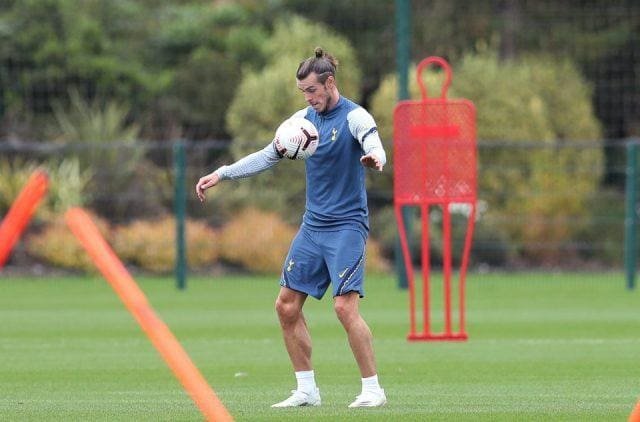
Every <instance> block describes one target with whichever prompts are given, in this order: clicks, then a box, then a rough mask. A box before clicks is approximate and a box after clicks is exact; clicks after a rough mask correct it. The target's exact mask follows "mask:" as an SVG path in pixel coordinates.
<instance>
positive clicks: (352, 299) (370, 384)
mask: <svg viewBox="0 0 640 422" xmlns="http://www.w3.org/2000/svg"><path fill="white" fill-rule="evenodd" d="M359 302H360V295H359V293H358V292H349V293H347V294H345V295H342V296H336V297H335V298H334V308H335V311H336V315H337V316H338V319H339V320H340V322H341V323H342V326H343V327H344V329H345V331H346V332H347V337H348V339H349V345H350V346H351V350H352V351H353V356H354V357H355V359H356V362H357V363H358V367H359V368H360V374H361V376H362V393H361V394H360V395H359V396H358V397H357V398H356V400H355V401H354V402H353V403H351V404H350V405H349V407H375V406H382V405H384V404H385V403H386V402H387V398H386V396H385V394H384V390H383V389H382V388H381V387H380V384H379V383H378V374H377V371H376V361H375V356H374V353H373V336H372V335H371V330H369V326H368V325H367V323H366V322H365V321H364V319H363V318H362V316H361V315H360V310H359V306H358V305H359Z"/></svg>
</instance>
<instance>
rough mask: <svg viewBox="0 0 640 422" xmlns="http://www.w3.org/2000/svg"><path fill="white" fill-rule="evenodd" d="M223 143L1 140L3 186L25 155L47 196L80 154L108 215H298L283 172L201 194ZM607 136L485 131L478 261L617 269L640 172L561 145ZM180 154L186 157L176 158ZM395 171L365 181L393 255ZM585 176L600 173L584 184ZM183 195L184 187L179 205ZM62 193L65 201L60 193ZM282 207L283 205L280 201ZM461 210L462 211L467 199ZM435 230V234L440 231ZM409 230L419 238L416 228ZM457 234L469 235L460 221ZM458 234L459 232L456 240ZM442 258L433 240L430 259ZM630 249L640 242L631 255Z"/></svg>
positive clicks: (380, 234)
mask: <svg viewBox="0 0 640 422" xmlns="http://www.w3.org/2000/svg"><path fill="white" fill-rule="evenodd" d="M631 144H634V142H633V141H623V140H620V141H609V142H607V145H608V148H613V149H616V151H615V152H616V154H621V155H626V154H627V150H628V149H629V145H631ZM228 145H229V142H227V141H200V142H187V141H174V142H156V143H154V142H143V143H139V144H135V145H122V144H118V143H113V144H107V145H103V146H101V147H100V148H97V147H92V148H87V147H86V146H83V145H78V144H74V145H57V144H50V143H19V144H12V143H3V144H0V147H1V149H0V163H2V162H4V163H5V164H4V165H2V166H0V187H2V186H6V185H7V184H10V183H11V178H12V177H14V176H16V174H17V173H20V172H21V171H22V172H24V173H26V169H27V168H28V167H29V166H31V168H33V167H34V166H35V165H42V166H44V167H46V168H48V169H49V171H50V172H51V173H53V175H54V177H53V179H54V180H53V182H54V185H55V184H56V183H57V184H58V187H57V188H56V189H55V190H54V192H53V193H52V195H59V194H60V192H61V191H62V192H64V191H65V190H67V191H68V190H70V189H76V188H75V187H74V186H75V184H74V183H75V182H73V181H69V180H67V179H65V177H66V178H69V177H71V176H69V175H68V174H67V175H65V174H62V173H61V172H60V167H61V165H62V163H63V162H65V161H68V160H76V159H77V160H79V162H80V169H79V170H78V171H79V172H83V171H84V172H86V177H87V178H88V181H87V183H85V184H84V185H83V186H81V189H82V192H81V195H80V196H78V199H77V200H76V202H78V201H79V202H81V204H82V205H84V206H86V207H88V208H90V209H92V210H93V211H95V212H96V213H97V214H99V215H101V216H103V217H104V218H105V219H107V220H108V221H110V222H112V223H125V222H130V221H133V220H145V219H146V220H152V219H154V218H157V217H159V216H162V215H167V214H173V213H175V212H176V210H179V209H184V214H185V216H186V217H187V218H192V219H198V220H202V221H206V222H207V224H209V225H211V226H212V227H222V226H223V225H224V224H226V223H227V222H228V221H230V220H231V219H233V217H234V215H236V214H237V212H238V210H240V209H242V208H245V207H249V206H254V207H258V208H266V209H269V210H270V211H276V212H279V213H280V214H281V215H282V218H283V219H284V220H285V221H287V222H289V223H291V224H293V225H295V224H297V223H299V221H300V216H301V215H302V212H303V210H304V197H303V193H301V192H302V191H301V192H297V193H295V195H294V196H293V197H291V198H288V199H287V201H286V202H284V203H282V202H278V201H276V200H275V199H273V200H272V199H271V198H275V197H276V196H278V195H280V194H282V191H284V190H286V189H287V184H286V182H285V183H282V184H280V183H278V182H277V178H276V182H273V184H271V185H270V186H264V185H260V184H259V183H258V184H252V183H251V182H249V181H247V180H241V181H232V182H223V183H222V184H221V185H220V186H219V187H216V188H214V189H212V190H211V191H210V192H209V198H208V200H207V202H206V203H205V204H201V203H200V202H199V201H198V200H197V198H196V197H195V194H194V186H195V183H196V182H197V180H198V178H199V177H201V176H203V175H205V174H206V173H209V172H210V171H212V170H214V169H215V168H217V167H218V166H220V165H222V164H228V163H230V162H231V161H233V159H232V157H231V156H230V154H229V153H228ZM602 145H603V143H602V142H583V143H575V144H569V145H567V144H564V145H562V146H561V147H559V146H558V145H549V144H547V143H542V142H535V141H532V142H528V143H520V142H518V143H515V142H491V141H480V142H479V156H480V163H479V195H478V196H479V217H478V221H477V223H476V232H475V235H474V244H473V249H472V255H471V265H472V267H475V268H480V269H482V268H508V269H534V268H535V269H537V268H543V269H559V270H563V269H565V270H576V269H578V270H589V269H618V270H620V269H622V268H623V264H624V250H625V247H624V245H625V212H626V211H628V210H632V216H633V217H634V218H635V216H636V209H637V206H636V203H635V202H636V200H635V199H634V198H637V195H636V194H635V192H636V191H637V189H638V188H637V177H638V176H637V173H638V172H637V171H636V172H635V174H636V176H635V177H634V178H633V179H632V180H630V181H628V182H627V191H626V194H625V190H624V189H621V188H620V187H617V186H612V185H608V184H607V183H605V181H604V180H605V178H606V175H605V174H604V172H603V171H602V168H591V167H588V166H582V165H581V163H580V162H579V161H575V162H571V163H569V164H567V163H566V162H564V161H563V160H564V159H561V157H562V156H563V155H562V154H561V153H560V152H559V148H561V149H562V150H563V151H564V152H563V153H564V154H565V156H566V155H567V154H568V156H569V157H572V156H581V155H585V154H591V153H593V154H602V150H603V146H602ZM181 154H184V161H176V158H177V157H178V158H179V157H180V155H181ZM536 154H541V155H540V157H542V162H537V163H536V167H535V168H533V167H532V166H531V165H529V164H526V162H527V161H526V160H527V158H528V157H532V156H535V155H536ZM498 156H502V157H505V156H512V157H514V158H513V161H504V159H503V160H497V159H494V157H498ZM559 161H562V163H561V164H562V165H559ZM182 163H184V164H182ZM505 163H507V164H505ZM509 163H511V164H509ZM523 163H525V164H523ZM183 166H184V167H183ZM277 167H282V168H286V170H287V172H288V173H287V174H288V176H287V177H295V178H302V179H303V178H304V175H303V172H304V166H303V164H302V163H300V162H287V163H281V164H280V165H279V166H277ZM23 169H25V170H23ZM270 171H271V170H270ZM392 171H393V163H390V165H389V166H388V167H387V168H386V169H385V172H384V173H383V174H382V175H372V177H370V178H369V180H368V193H369V205H370V209H371V226H372V227H371V237H372V238H373V239H376V240H378V241H380V242H381V243H382V246H383V252H384V254H385V255H387V256H388V257H389V258H392V257H393V254H394V242H395V239H396V235H397V228H396V224H395V220H394V217H393V212H392V190H391V188H392V177H391V175H392ZM9 172H11V174H9ZM609 172H614V173H615V176H617V177H619V178H622V179H624V178H625V177H626V175H627V173H628V170H627V169H626V168H625V166H624V165H622V166H619V167H612V168H611V167H610V168H609ZM631 174H632V175H633V173H631ZM261 177H263V176H262V175H258V176H255V177H254V178H252V180H253V179H255V181H259V179H260V178H261ZM56 179H57V180H56ZM587 179H591V180H593V183H591V184H590V183H586V184H585V180H587ZM270 180H271V179H270ZM496 181H497V182H496ZM14 183H17V182H16V181H14ZM270 183H271V182H270ZM5 192H6V189H5ZM56 192H57V193H56ZM176 198H184V199H183V200H184V208H182V205H181V204H180V202H182V201H178V202H177V201H176ZM625 198H626V199H627V203H626V204H627V205H625ZM0 199H2V202H0V207H3V213H4V212H5V211H6V209H7V208H8V203H9V202H10V198H7V197H6V195H5V196H4V197H3V196H1V195H0ZM58 200H59V201H63V202H64V198H63V199H58ZM69 201H72V200H69ZM629 201H631V202H629ZM283 204H284V205H283ZM629 204H631V205H629ZM70 205H77V204H75V203H62V204H61V205H60V206H58V208H57V209H56V210H57V212H62V211H63V210H62V209H61V207H62V208H63V207H66V206H70ZM283 206H284V207H285V208H280V207H283ZM176 207H178V208H176ZM455 212H456V211H454V214H455ZM457 212H459V213H461V214H463V213H464V210H463V209H461V210H458V211H457ZM628 217H629V216H627V218H628ZM430 218H432V219H434V220H436V221H437V220H438V218H439V216H438V213H437V212H434V213H432V215H431V216H430ZM632 222H635V220H633V221H632ZM454 225H455V221H454ZM415 226H416V227H418V228H417V229H415V230H419V224H417V225H415ZM627 229H628V230H631V231H630V232H629V233H628V234H627V242H629V241H631V240H635V237H636V233H635V232H636V230H637V225H636V224H633V225H631V224H627ZM456 233H457V234H456ZM433 236H435V237H434V239H433V241H434V243H437V242H438V238H437V233H435V234H434V235H433ZM414 237H415V238H416V239H418V238H419V233H417V232H416V233H415V234H414ZM454 237H458V238H461V237H462V233H459V232H456V231H455V226H454ZM455 242H456V240H455V239H454V247H455ZM631 245H633V244H631ZM417 256H419V255H417ZM437 257H438V250H437V247H436V249H435V258H434V259H436V260H437ZM633 257H635V253H633V256H630V257H628V259H629V258H633ZM629 262H630V261H629Z"/></svg>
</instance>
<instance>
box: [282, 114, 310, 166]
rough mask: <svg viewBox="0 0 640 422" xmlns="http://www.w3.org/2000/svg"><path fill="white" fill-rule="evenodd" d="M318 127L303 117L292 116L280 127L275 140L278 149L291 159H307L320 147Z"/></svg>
mask: <svg viewBox="0 0 640 422" xmlns="http://www.w3.org/2000/svg"><path fill="white" fill-rule="evenodd" d="M318 140H319V137H318V129H316V127H315V126H314V125H313V123H311V122H310V121H309V120H307V119H305V118H303V117H291V118H289V119H287V120H285V121H284V122H282V124H281V125H280V126H279V127H278V129H277V130H276V137H275V139H274V140H273V142H274V143H275V147H276V150H277V151H278V153H279V154H280V155H282V156H284V157H287V158H289V159H291V160H306V159H307V158H309V157H311V156H312V155H313V153H314V152H316V148H318Z"/></svg>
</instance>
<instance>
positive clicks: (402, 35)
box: [394, 0, 412, 289]
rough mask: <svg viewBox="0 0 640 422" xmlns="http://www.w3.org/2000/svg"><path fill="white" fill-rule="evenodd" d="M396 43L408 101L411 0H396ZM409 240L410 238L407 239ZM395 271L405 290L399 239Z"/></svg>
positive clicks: (401, 95) (407, 217)
mask: <svg viewBox="0 0 640 422" xmlns="http://www.w3.org/2000/svg"><path fill="white" fill-rule="evenodd" d="M396 43H397V53H396V54H397V56H396V62H397V63H396V64H397V71H396V72H397V75H398V100H399V101H400V100H407V99H409V61H410V60H411V0H396ZM410 211H411V210H409V209H408V208H407V207H403V208H402V218H403V220H404V221H405V228H406V231H407V233H411V215H412V213H411V212H410ZM409 238H410V237H409ZM394 252H395V253H394V254H395V269H396V275H397V276H398V287H400V288H401V289H406V288H407V287H408V285H409V283H408V281H407V269H406V268H405V266H404V260H403V259H402V248H401V247H400V239H399V238H398V239H396V246H395V251H394Z"/></svg>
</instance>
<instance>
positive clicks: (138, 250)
mask: <svg viewBox="0 0 640 422" xmlns="http://www.w3.org/2000/svg"><path fill="white" fill-rule="evenodd" d="M185 233H186V239H185V243H186V249H187V250H186V253H187V263H188V265H189V267H190V268H202V267H204V266H207V265H211V264H214V263H215V262H216V260H217V258H218V243H217V233H216V232H215V231H214V230H213V229H211V228H210V227H208V226H207V225H206V224H205V223H203V222H200V221H194V220H187V221H186V223H185ZM113 246H114V250H115V251H116V253H117V254H118V256H119V257H120V258H121V259H122V260H124V261H126V262H128V263H131V264H134V265H137V266H139V267H141V268H142V269H145V270H148V271H151V272H154V273H168V272H170V271H172V270H173V269H174V268H175V262H176V221H175V219H174V218H173V217H164V218H161V219H158V220H154V221H146V220H137V221H134V222H132V223H130V224H128V225H123V226H119V227H117V228H116V230H115V234H114V242H113Z"/></svg>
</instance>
